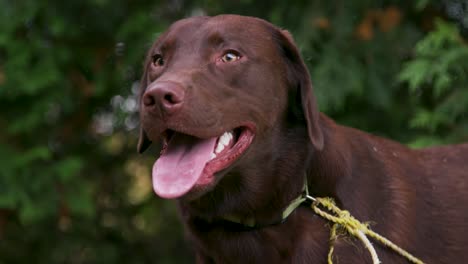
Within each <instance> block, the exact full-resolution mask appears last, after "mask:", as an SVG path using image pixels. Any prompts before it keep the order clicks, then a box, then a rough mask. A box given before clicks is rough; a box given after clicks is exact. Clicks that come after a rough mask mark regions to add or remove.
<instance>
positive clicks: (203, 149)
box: [153, 127, 254, 199]
mask: <svg viewBox="0 0 468 264" xmlns="http://www.w3.org/2000/svg"><path fill="white" fill-rule="evenodd" d="M163 136H164V138H165V142H164V146H163V150H162V151H161V156H160V158H159V159H158V160H157V161H156V162H155V164H154V166H153V188H154V191H155V192H156V194H158V195H159V196H161V197H163V198H167V199H170V198H179V197H182V196H183V195H185V194H186V193H188V192H190V191H191V190H192V189H195V188H199V187H202V188H203V187H210V186H211V185H214V183H215V180H216V179H215V175H214V174H215V173H216V172H219V171H221V170H223V169H225V168H227V167H229V166H230V165H231V164H232V163H233V162H234V161H235V160H236V159H237V158H238V157H239V156H240V155H241V154H242V153H244V152H245V150H246V149H247V148H248V146H249V145H250V143H251V142H252V140H253V137H254V133H253V131H252V130H251V129H249V128H247V127H239V128H236V129H234V130H232V131H227V132H225V133H223V134H222V135H221V136H219V137H213V138H208V139H201V138H197V137H194V136H191V135H187V134H183V133H179V132H176V131H173V130H166V131H165V132H164V133H163Z"/></svg>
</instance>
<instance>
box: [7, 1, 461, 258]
mask: <svg viewBox="0 0 468 264" xmlns="http://www.w3.org/2000/svg"><path fill="white" fill-rule="evenodd" d="M220 13H237V14H243V15H251V16H258V17H261V18H264V19H267V20H269V21H271V22H272V23H274V24H276V25H278V26H280V27H282V28H286V29H288V30H289V31H290V32H291V33H292V34H293V35H294V37H295V39H296V42H297V44H298V46H299V47H300V49H301V52H302V54H303V57H304V59H305V60H306V62H307V64H308V66H309V69H310V71H311V75H312V80H313V82H314V85H315V91H316V95H317V97H318V100H319V105H320V108H321V110H322V111H324V112H326V113H327V114H328V115H330V116H331V117H333V118H334V119H336V120H337V121H338V122H340V123H342V124H346V125H350V126H353V127H357V128H360V129H363V130H366V131H369V132H371V133H374V134H377V135H381V136H385V137H389V138H392V139H395V140H399V141H401V142H403V143H404V144H407V145H409V146H411V147H422V146H428V145H436V144H447V143H455V142H462V141H468V122H467V121H468V44H467V33H468V1H467V0H441V1H429V0H418V1H406V0H401V1H379V0H377V1H371V0H368V1H366V0H356V1H345V0H343V1H305V0H303V1H293V0H289V1H284V0H280V1H266V0H262V1H253V0H230V1H224V2H221V1H214V0H198V1H186V0H169V1H151V2H148V1H141V0H137V1H130V0H127V1H110V0H82V1H78V0H74V1H58V0H49V1H33V0H31V1H25V0H23V1H10V0H0V263H1V264H3V263H47V264H50V263H192V262H193V261H192V259H193V258H192V256H191V252H190V249H189V247H188V246H187V245H186V244H185V243H184V241H183V231H182V227H181V225H180V223H179V221H178V219H177V212H176V209H175V206H174V202H173V201H164V200H161V199H159V198H157V197H156V196H155V195H154V194H153V192H152V189H151V180H150V168H151V166H152V163H153V162H154V160H155V158H156V157H157V153H158V150H157V149H156V148H155V147H153V148H151V149H150V150H149V151H148V152H147V153H146V154H145V155H138V154H136V140H137V128H138V118H137V101H136V94H137V90H138V79H139V76H140V74H141V72H142V60H143V57H144V55H145V53H146V50H147V49H148V48H149V46H150V44H151V42H152V41H153V40H154V39H155V38H156V37H157V36H158V35H159V34H160V33H161V32H162V31H164V30H165V29H166V28H167V27H168V25H170V24H171V23H172V22H174V21H175V20H177V19H180V18H183V17H187V16H192V15H202V14H207V15H215V14H220ZM246 26H248V25H246Z"/></svg>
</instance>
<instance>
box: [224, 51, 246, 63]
mask: <svg viewBox="0 0 468 264" xmlns="http://www.w3.org/2000/svg"><path fill="white" fill-rule="evenodd" d="M240 58H241V57H240V55H239V54H237V53H236V52H234V51H228V52H226V53H225V54H224V55H223V56H222V57H221V61H222V62H234V61H236V60H239V59H240Z"/></svg>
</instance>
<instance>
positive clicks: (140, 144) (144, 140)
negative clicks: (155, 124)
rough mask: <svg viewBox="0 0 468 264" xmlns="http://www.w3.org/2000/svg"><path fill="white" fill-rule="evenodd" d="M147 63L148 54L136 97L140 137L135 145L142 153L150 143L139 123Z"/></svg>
mask: <svg viewBox="0 0 468 264" xmlns="http://www.w3.org/2000/svg"><path fill="white" fill-rule="evenodd" d="M148 63H149V56H147V57H146V60H145V64H144V68H143V76H142V77H141V79H140V95H139V98H138V105H139V109H140V111H139V112H140V137H139V139H138V145H137V151H138V153H143V152H144V151H145V150H146V149H147V148H148V147H149V146H150V145H151V140H150V139H149V138H148V136H147V135H146V132H145V130H144V129H143V126H142V125H141V120H142V118H141V113H142V112H141V98H142V97H143V94H144V93H145V90H146V85H147V80H148V71H147V66H148Z"/></svg>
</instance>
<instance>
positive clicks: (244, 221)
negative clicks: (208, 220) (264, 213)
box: [221, 177, 309, 229]
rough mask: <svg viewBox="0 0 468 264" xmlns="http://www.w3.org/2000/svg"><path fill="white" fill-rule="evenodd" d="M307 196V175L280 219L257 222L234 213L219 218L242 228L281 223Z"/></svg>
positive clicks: (256, 227) (255, 227)
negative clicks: (300, 188) (298, 191)
mask: <svg viewBox="0 0 468 264" xmlns="http://www.w3.org/2000/svg"><path fill="white" fill-rule="evenodd" d="M308 197H309V190H308V186H307V177H304V186H303V188H302V192H301V194H300V195H299V196H298V197H296V198H295V199H294V200H292V201H291V202H290V203H289V205H288V206H287V207H286V208H285V209H284V210H283V212H282V213H281V218H280V219H277V220H275V221H273V222H270V223H258V222H257V221H256V220H255V218H253V217H248V218H241V217H238V216H236V215H224V216H223V217H222V218H221V220H222V221H227V222H231V224H234V225H236V224H237V225H241V226H243V227H244V229H259V228H263V227H267V226H271V225H277V224H281V223H283V222H284V221H286V219H287V218H288V216H289V215H290V214H291V213H292V212H294V210H296V208H297V207H299V205H301V204H302V203H303V202H305V201H306V200H307V199H308Z"/></svg>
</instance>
